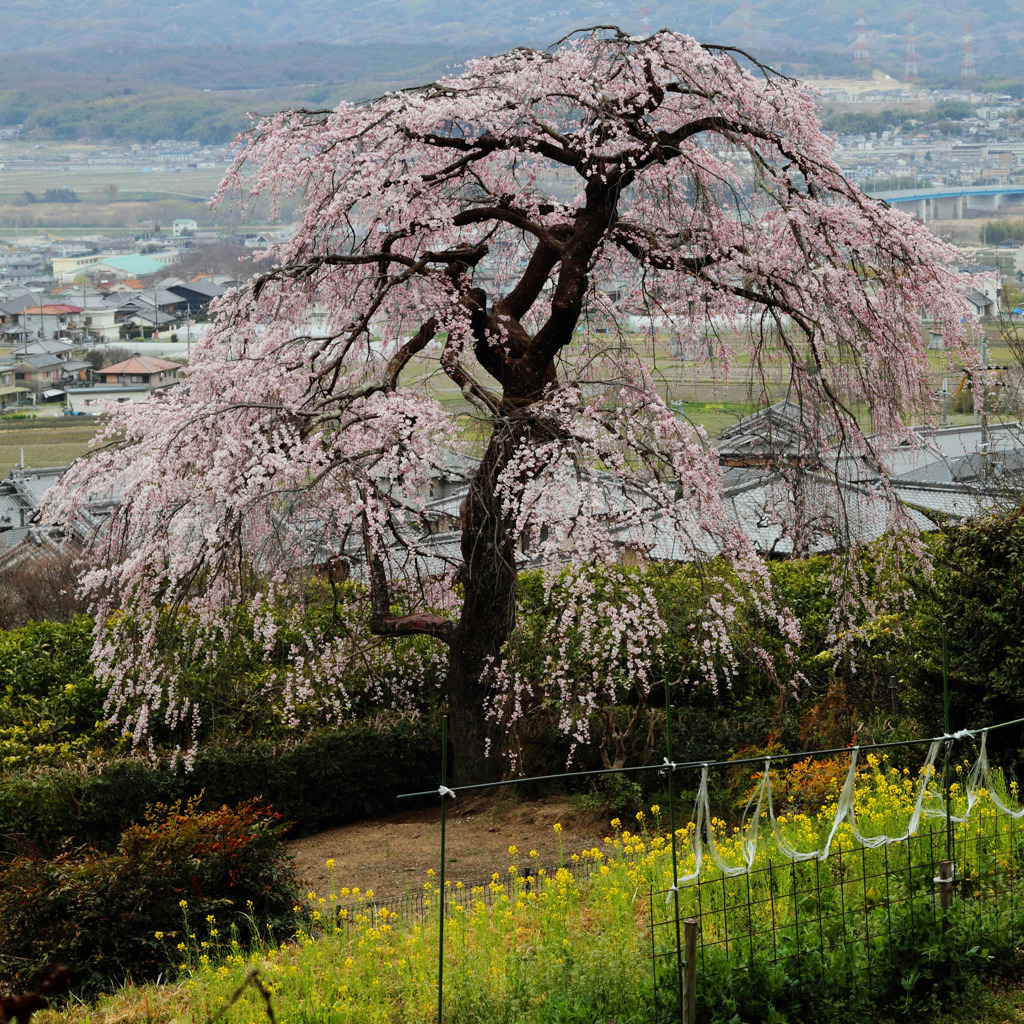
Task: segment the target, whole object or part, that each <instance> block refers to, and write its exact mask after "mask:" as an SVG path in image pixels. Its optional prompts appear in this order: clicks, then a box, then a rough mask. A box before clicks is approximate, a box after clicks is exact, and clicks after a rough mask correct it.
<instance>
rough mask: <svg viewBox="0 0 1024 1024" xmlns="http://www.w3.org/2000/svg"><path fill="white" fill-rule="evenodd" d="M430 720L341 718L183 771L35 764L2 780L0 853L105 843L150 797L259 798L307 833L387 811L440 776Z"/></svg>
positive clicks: (209, 757) (227, 750)
mask: <svg viewBox="0 0 1024 1024" xmlns="http://www.w3.org/2000/svg"><path fill="white" fill-rule="evenodd" d="M437 736H438V730H437V728H436V726H435V725H434V723H433V721H431V720H429V719H417V720H413V719H407V718H394V719H390V720H383V721H380V722H377V723H369V722H345V723H341V724H339V725H338V726H337V727H335V728H333V729H329V730H328V729H322V730H319V731H317V732H314V733H311V734H310V735H308V736H306V737H303V738H302V739H300V740H298V741H296V742H293V743H290V744H283V743H277V744H275V743H272V742H271V741H269V740H250V741H247V742H240V741H239V742H235V743H230V744H223V745H220V746H216V747H208V748H205V749H204V750H202V751H201V752H200V753H199V755H198V756H197V758H196V760H195V764H194V765H193V769H192V771H191V772H186V771H185V770H184V769H183V768H182V767H181V766H180V765H178V766H175V765H172V764H169V763H167V762H166V761H164V762H162V763H159V764H157V765H154V764H152V763H150V762H149V761H148V760H143V759H141V758H122V759H119V760H115V761H110V762H108V763H105V764H102V765H97V766H92V767H90V766H88V765H71V766H65V767H64V768H53V767H42V768H39V767H36V768H30V769H25V770H22V771H19V772H14V773H12V774H11V775H9V776H8V777H7V778H6V779H5V780H4V783H3V785H0V859H2V858H3V856H4V855H6V856H8V857H10V856H13V855H15V854H17V853H19V852H22V851H24V850H26V849H30V850H37V851H46V850H49V851H56V850H59V849H60V848H61V846H62V845H63V844H64V843H65V842H68V841H71V842H73V843H76V844H82V843H88V844H89V845H91V846H95V847H97V848H100V849H110V848H111V847H112V846H113V845H114V844H115V843H116V842H117V838H118V836H120V834H121V832H122V831H123V830H124V829H125V828H127V827H128V826H130V825H132V824H135V823H138V822H141V821H144V820H145V815H146V812H147V809H148V808H149V807H150V806H152V805H153V804H156V803H165V804H168V803H173V802H174V801H176V800H188V799H198V798H199V797H200V795H201V796H202V799H201V803H200V804H199V805H198V806H200V807H201V808H203V809H204V810H209V809H211V808H216V807H219V806H221V805H222V804H228V805H229V806H233V805H235V804H238V803H241V802H243V801H245V800H251V799H256V798H259V799H262V800H266V801H267V802H269V803H271V804H273V806H274V807H275V808H277V809H278V810H279V811H280V812H281V813H282V814H283V815H284V817H285V818H286V819H287V820H288V821H292V822H295V834H297V835H308V834H309V833H312V832H318V831H321V830H322V829H325V828H331V827H333V826H336V825H343V824H345V823H346V822H350V821H358V820H360V819H362V818H367V817H372V816H373V815H376V814H384V813H388V812H390V811H393V810H394V809H395V797H396V796H397V794H399V793H402V792H408V791H410V790H420V789H423V788H425V787H424V779H433V778H435V777H437V776H438V773H439V766H440V750H439V748H438V745H437V744H438V740H437Z"/></svg>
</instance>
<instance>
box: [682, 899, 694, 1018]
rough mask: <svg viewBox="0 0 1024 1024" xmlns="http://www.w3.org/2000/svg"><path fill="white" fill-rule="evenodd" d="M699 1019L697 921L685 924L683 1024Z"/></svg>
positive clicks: (689, 919)
mask: <svg viewBox="0 0 1024 1024" xmlns="http://www.w3.org/2000/svg"><path fill="white" fill-rule="evenodd" d="M696 1019H697V921H696V919H695V918H692V917H688V918H687V919H686V920H685V921H684V922H683V1024H694V1022H695V1021H696Z"/></svg>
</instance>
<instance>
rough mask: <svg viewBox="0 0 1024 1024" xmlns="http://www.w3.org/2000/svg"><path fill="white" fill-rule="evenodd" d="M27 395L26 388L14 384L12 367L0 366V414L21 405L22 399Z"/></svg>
mask: <svg viewBox="0 0 1024 1024" xmlns="http://www.w3.org/2000/svg"><path fill="white" fill-rule="evenodd" d="M27 394H28V388H26V387H21V386H19V385H17V384H15V383H14V367H13V366H0V412H4V411H6V410H7V409H11V408H16V407H17V406H19V405H21V400H22V397H23V396H24V395H27Z"/></svg>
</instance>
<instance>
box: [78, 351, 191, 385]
mask: <svg viewBox="0 0 1024 1024" xmlns="http://www.w3.org/2000/svg"><path fill="white" fill-rule="evenodd" d="M180 370H181V367H180V366H179V365H178V364H177V363H172V362H169V361H168V360H166V359H157V358H156V357H155V356H140V355H134V356H132V357H131V359H126V360H125V361H124V362H122V363H114V365H113V366H104V367H103V368H102V369H101V370H98V371H97V373H96V376H97V377H99V378H100V380H102V381H103V383H104V384H141V385H143V386H144V387H146V388H148V389H149V390H150V391H152V390H153V389H154V388H165V387H170V386H171V385H172V384H177V383H178V380H179V376H178V373H179V371H180Z"/></svg>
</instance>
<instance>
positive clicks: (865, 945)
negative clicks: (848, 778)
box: [648, 814, 1024, 1021]
mask: <svg viewBox="0 0 1024 1024" xmlns="http://www.w3.org/2000/svg"><path fill="white" fill-rule="evenodd" d="M952 839H953V846H952V851H951V852H952V854H953V856H952V859H948V857H947V830H946V823H945V821H942V822H941V823H939V824H938V825H936V826H935V827H934V828H928V829H923V830H921V831H920V832H919V833H918V834H916V835H914V836H911V837H910V838H909V839H906V840H904V841H903V842H900V843H894V844H891V845H883V846H880V847H878V848H876V849H867V848H865V847H863V846H860V845H857V846H846V847H844V846H842V845H841V844H837V845H836V846H835V847H833V849H832V851H831V852H830V854H829V856H828V857H827V858H826V859H824V860H817V859H814V860H808V861H803V862H799V863H798V862H794V861H789V862H788V863H786V862H769V863H767V864H765V865H764V866H759V867H755V868H753V869H752V870H751V871H749V873H745V874H742V875H738V876H734V877H725V876H724V875H721V874H718V875H717V876H716V874H715V873H714V872H713V871H711V872H709V873H708V875H707V876H706V877H704V878H700V879H698V880H695V881H693V882H691V883H689V884H687V885H684V886H681V887H680V888H679V890H678V892H677V891H676V890H671V889H670V890H664V891H660V892H655V891H652V892H651V894H650V898H649V903H648V912H649V915H650V932H651V958H652V965H653V974H654V992H655V1019H656V1020H659V1021H669V1020H673V1021H678V1020H680V1019H681V1017H682V1015H683V1014H684V1012H685V1007H684V1005H683V999H682V989H683V986H682V983H681V979H682V978H683V974H684V970H685V967H686V964H685V962H684V961H685V958H684V955H683V949H682V945H681V943H680V942H679V939H678V935H679V933H680V929H679V925H678V922H679V921H680V920H684V921H685V920H687V919H689V920H692V921H695V922H696V924H697V946H696V964H695V968H696V970H695V974H696V983H695V991H694V1003H695V1010H696V1018H697V1020H701V1019H709V1018H717V1017H719V1016H721V1013H722V1010H723V1007H727V1006H728V1005H729V1004H730V1003H731V1002H734V1001H736V1000H737V999H740V1001H743V1002H744V1003H745V1004H749V1002H750V1001H751V999H753V1000H755V1001H757V1000H758V999H760V1000H762V1001H764V1000H767V1001H770V999H771V997H772V994H773V993H777V992H778V990H779V989H780V988H781V987H782V986H793V985H800V986H803V987H804V988H805V990H806V991H807V993H808V994H809V996H810V997H812V998H814V999H817V1000H819V1001H820V999H822V998H825V997H826V996H827V995H828V994H834V993H836V992H837V991H839V990H841V989H844V988H845V989H846V990H847V991H850V990H854V989H855V988H856V989H859V990H860V991H862V992H863V993H864V995H865V997H866V999H867V1000H868V1001H876V1000H883V1001H892V1000H893V998H894V997H897V998H898V997H899V996H901V995H903V996H904V997H905V998H906V999H908V1000H910V999H912V998H913V995H914V988H915V986H916V985H917V984H918V981H924V980H928V981H929V982H931V981H933V979H924V978H923V977H922V976H921V974H920V972H917V975H916V976H915V966H914V961H915V960H916V959H918V958H920V957H921V955H922V952H924V953H925V954H927V953H928V951H929V950H931V955H932V958H933V959H935V958H936V950H938V949H939V948H941V950H942V951H943V955H944V956H948V955H955V954H958V953H959V954H960V955H963V954H967V953H968V952H970V953H972V954H981V955H984V956H990V954H989V953H988V952H987V949H988V948H989V947H990V948H993V949H995V948H1002V949H1011V950H1012V949H1013V948H1015V946H1016V943H1017V942H1018V940H1019V939H1020V937H1021V932H1022V928H1024V913H1022V912H1024V903H1022V887H1021V863H1022V855H1024V823H1022V822H1021V820H1019V819H1013V818H1010V817H1008V816H1006V815H1004V814H986V815H984V816H979V817H977V818H976V819H972V820H971V821H969V822H968V823H964V824H961V825H958V826H957V827H956V829H955V831H954V833H953V837H952ZM936 944H937V945H936ZM940 959H941V958H940ZM894 989H895V991H894ZM900 989H902V990H903V991H902V993H901V991H900Z"/></svg>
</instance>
